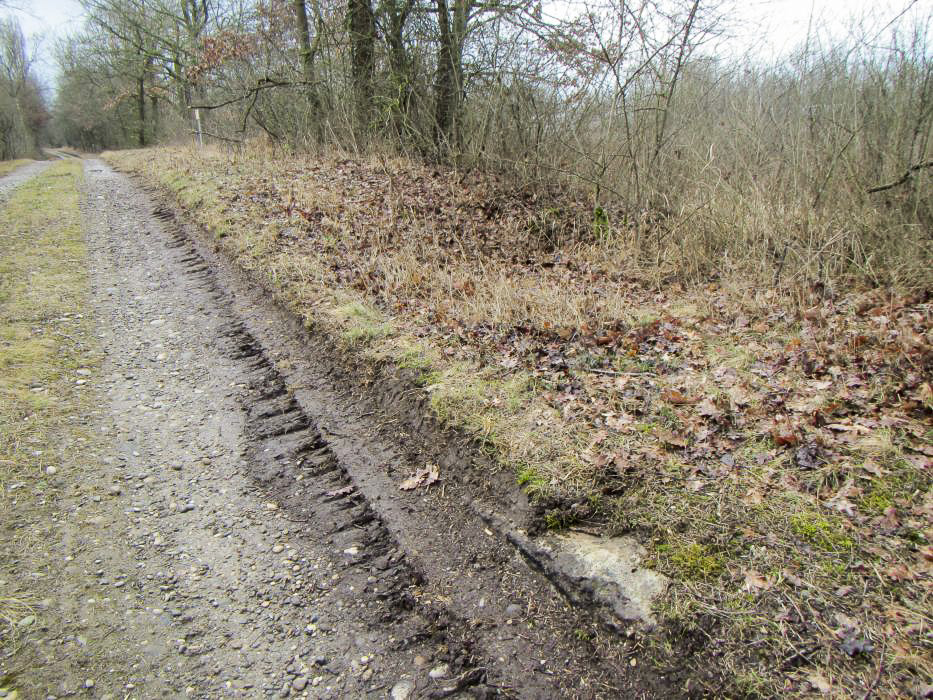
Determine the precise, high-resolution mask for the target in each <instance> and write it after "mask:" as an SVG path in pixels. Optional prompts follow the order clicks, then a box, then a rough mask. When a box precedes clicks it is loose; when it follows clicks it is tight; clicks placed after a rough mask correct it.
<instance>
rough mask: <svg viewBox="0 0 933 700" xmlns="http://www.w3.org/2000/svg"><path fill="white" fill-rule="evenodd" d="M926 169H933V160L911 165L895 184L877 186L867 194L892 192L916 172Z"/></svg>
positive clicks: (868, 190)
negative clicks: (891, 190)
mask: <svg viewBox="0 0 933 700" xmlns="http://www.w3.org/2000/svg"><path fill="white" fill-rule="evenodd" d="M924 168H933V160H927V161H924V162H922V163H916V164H914V165H911V166H910V167H909V168H907V170H905V171H904V174H903V175H901V176H900V177H899V178H897V179H896V180H895V181H894V182H889V183H887V184H886V185H876V186H875V187H869V188H868V189H867V190H866V192H868V194H874V193H875V192H884V191H885V190H890V189H893V188H895V187H897V186H898V185H903V184H904V183H905V182H907V181H908V180H909V179H910V178H911V177H913V174H914V173H915V172H918V171H920V170H923V169H924Z"/></svg>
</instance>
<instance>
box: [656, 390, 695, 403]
mask: <svg viewBox="0 0 933 700" xmlns="http://www.w3.org/2000/svg"><path fill="white" fill-rule="evenodd" d="M661 398H662V399H663V400H664V401H667V402H668V403H671V404H674V405H675V406H686V405H690V404H695V403H699V402H700V399H699V398H696V397H693V396H687V395H686V394H683V393H681V392H680V391H678V390H677V389H664V390H663V391H662V392H661Z"/></svg>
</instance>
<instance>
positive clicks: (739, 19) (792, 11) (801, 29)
mask: <svg viewBox="0 0 933 700" xmlns="http://www.w3.org/2000/svg"><path fill="white" fill-rule="evenodd" d="M573 1H574V0H569V4H572V3H573ZM8 2H10V3H11V4H12V5H13V6H14V7H18V8H19V9H17V10H14V11H13V14H14V15H16V16H17V17H18V18H19V21H20V23H21V25H22V27H23V31H24V32H25V33H26V34H27V35H41V36H42V37H43V49H44V50H43V55H42V58H41V61H40V66H39V69H40V72H41V73H42V75H43V76H45V77H46V79H51V78H52V76H53V73H54V68H53V66H52V64H51V61H50V59H49V54H50V49H51V47H52V45H53V44H54V41H55V39H56V38H58V37H60V36H62V35H63V34H66V33H67V32H68V31H70V30H73V29H77V28H78V27H80V25H81V16H82V10H81V6H80V5H79V4H78V2H77V0H8ZM564 2H568V0H564ZM727 2H730V3H731V4H732V5H734V7H735V10H734V12H732V13H731V16H732V17H734V19H735V21H736V27H735V29H734V31H735V33H736V37H735V40H734V45H733V44H732V43H730V44H729V45H728V47H727V50H728V52H729V53H732V54H734V55H741V54H743V53H745V51H746V50H750V51H751V52H752V53H753V54H758V55H759V56H761V57H770V56H777V55H780V54H782V53H785V52H787V51H789V50H790V49H792V48H794V47H795V46H797V45H799V44H801V43H802V42H803V41H804V40H805V39H806V37H807V28H808V26H809V24H810V20H811V16H812V18H813V21H814V24H815V25H817V26H824V27H826V28H827V30H828V31H829V32H830V33H831V34H833V35H835V36H843V35H844V33H845V31H846V30H847V28H848V27H849V25H850V21H851V20H852V19H853V18H854V17H865V18H866V19H867V20H868V24H869V25H870V26H878V27H880V26H883V25H884V24H885V23H887V22H888V21H890V20H891V19H893V18H894V17H895V16H897V15H898V14H899V13H900V12H902V11H903V10H905V9H906V8H908V7H910V8H911V9H910V13H913V14H929V13H930V12H931V11H933V2H931V0H727Z"/></svg>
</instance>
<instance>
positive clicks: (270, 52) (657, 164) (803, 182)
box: [0, 0, 933, 289]
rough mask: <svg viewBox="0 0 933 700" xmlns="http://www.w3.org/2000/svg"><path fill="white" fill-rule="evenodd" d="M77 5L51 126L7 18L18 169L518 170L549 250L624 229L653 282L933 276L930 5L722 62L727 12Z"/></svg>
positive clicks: (427, 3) (329, 4)
mask: <svg viewBox="0 0 933 700" xmlns="http://www.w3.org/2000/svg"><path fill="white" fill-rule="evenodd" d="M81 4H82V6H83V7H84V9H85V10H86V17H87V19H86V22H85V25H84V27H83V28H81V29H80V30H79V31H76V32H75V33H73V34H72V35H71V36H70V37H68V38H67V39H66V40H64V41H63V42H61V43H60V44H59V45H58V46H57V47H56V50H55V53H56V62H57V65H58V71H59V84H58V86H57V91H56V94H55V98H54V104H53V107H52V108H51V109H50V110H46V109H45V107H44V105H43V101H42V100H41V99H40V98H39V91H38V90H37V88H36V84H35V80H34V79H33V78H32V76H31V75H30V73H29V70H28V67H29V61H28V56H27V55H26V54H27V53H28V52H26V47H25V44H24V42H23V41H22V35H21V33H18V30H17V29H16V27H15V25H14V24H13V23H11V22H8V23H7V24H6V25H5V29H4V38H3V40H4V43H5V48H4V52H5V57H4V59H3V61H4V69H5V70H4V86H3V87H4V89H3V94H2V96H0V99H3V100H5V104H12V103H15V104H16V105H17V109H9V110H8V109H4V110H3V114H4V116H5V118H7V119H8V115H13V118H12V121H14V122H16V124H13V125H9V126H8V125H6V123H5V124H4V128H5V129H6V131H5V134H6V135H5V137H4V138H5V141H4V148H6V149H7V152H6V153H5V157H13V155H15V154H22V153H24V152H26V151H27V150H29V148H30V147H31V145H32V143H34V142H35V141H36V139H37V138H41V134H47V138H48V139H49V140H51V141H54V142H55V143H56V144H58V145H71V146H74V147H77V148H80V149H82V150H86V151H97V150H101V149H105V148H127V147H142V146H147V145H151V144H157V143H163V142H177V141H179V140H187V141H189V142H190V141H192V140H198V139H200V140H202V141H203V142H205V143H214V144H222V145H224V146H225V147H229V148H231V149H242V148H246V147H255V145H256V144H257V142H261V143H262V144H263V145H264V147H269V146H270V145H271V146H272V148H273V150H275V152H276V153H280V154H288V153H306V152H316V151H320V150H321V149H334V148H336V149H338V150H340V151H342V152H345V153H349V154H355V155H364V154H370V155H371V154H378V155H380V156H384V155H390V154H391V155H393V156H396V155H400V156H404V157H409V158H411V159H414V160H416V161H419V162H429V163H436V164H439V165H443V166H445V167H454V168H457V169H460V170H469V169H479V170H484V171H486V172H494V173H497V174H501V175H503V176H505V177H506V178H507V179H508V181H509V182H510V183H512V184H514V185H515V186H516V187H520V188H524V189H525V190H526V191H527V192H528V193H530V194H529V196H530V197H532V198H534V201H535V202H539V203H540V210H539V212H538V216H537V218H536V220H535V221H534V222H533V226H532V230H531V233H532V234H533V235H534V236H536V237H538V238H539V239H542V240H543V241H545V242H546V243H547V244H549V245H552V246H553V247H554V248H555V249H556V248H557V247H559V246H562V245H564V244H567V243H574V242H577V241H585V242H590V241H592V240H594V239H596V240H599V239H608V238H618V237H620V236H624V237H625V238H626V239H627V240H629V242H630V244H631V248H632V254H633V257H635V258H636V259H637V260H638V261H639V263H640V264H641V266H642V267H643V268H645V269H650V270H651V271H652V272H653V274H654V276H655V278H656V280H657V281H658V282H659V283H660V282H663V281H665V280H669V279H671V278H672V277H679V278H682V279H692V280H704V279H709V278H710V277H711V276H720V275H723V274H724V273H729V272H732V271H737V272H740V273H741V275H742V276H743V277H744V278H747V279H751V280H754V281H756V282H761V281H767V282H770V283H773V284H779V283H784V282H789V283H798V284H799V283H804V284H809V285H818V286H820V287H823V288H831V287H833V286H840V285H845V284H849V283H852V282H859V283H868V284H873V285H876V284H893V285H896V286H900V287H906V288H914V289H916V288H918V287H927V286H928V285H929V281H930V273H929V269H930V267H931V265H930V261H931V255H930V252H931V250H930V248H931V242H930V236H929V231H930V230H931V228H933V198H931V194H930V193H931V191H933V190H931V188H930V173H931V169H930V166H931V165H933V156H931V153H930V147H931V144H930V142H931V135H933V53H931V50H930V35H929V29H930V19H931V15H930V14H927V15H926V16H919V19H918V15H917V13H916V12H912V13H910V15H909V16H910V19H909V21H908V20H907V19H906V17H907V14H906V11H905V13H904V14H902V15H899V16H896V17H893V18H888V19H887V20H886V21H883V22H879V23H877V24H872V25H870V26H869V25H868V24H867V23H863V24H861V25H857V24H855V25H853V27H852V29H851V31H850V32H849V34H848V36H847V37H845V38H844V39H843V40H831V39H829V38H826V37H825V36H823V35H822V34H821V33H820V32H819V31H817V30H813V31H812V32H811V35H810V37H809V39H808V40H807V42H806V43H805V44H804V45H803V46H801V47H799V49H798V50H796V51H795V52H794V53H792V54H791V55H789V56H787V57H784V58H782V59H781V60H780V61H777V62H773V63H770V64H769V63H766V62H764V61H762V60H761V59H745V58H740V57H735V56H729V55H727V54H728V52H729V42H728V33H729V31H730V27H731V26H732V25H731V24H730V6H729V5H727V4H724V3H722V2H717V0H708V1H705V0H634V1H628V0H600V1H599V2H586V3H576V2H573V3H560V4H553V5H543V4H542V3H541V2H538V1H536V0H518V1H516V2H500V1H498V0H495V1H493V2H483V1H481V0H379V1H378V2H373V0H339V1H338V2H333V1H331V0H82V1H81ZM910 7H913V5H908V9H909V8H910ZM18 57H26V60H25V61H24V60H22V58H18ZM49 111H50V112H51V114H52V116H51V122H50V123H48V121H49V117H48V112H49ZM8 120H9V119H8ZM11 134H12V136H10V135H11ZM565 193H571V194H570V195H569V196H565ZM581 201H585V202H586V204H585V206H582V207H581V206H580V205H579V203H580V202H581Z"/></svg>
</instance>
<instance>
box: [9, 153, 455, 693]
mask: <svg viewBox="0 0 933 700" xmlns="http://www.w3.org/2000/svg"><path fill="white" fill-rule="evenodd" d="M27 168H28V170H27ZM40 169H41V165H40V164H37V165H36V166H32V165H30V166H26V168H24V169H22V170H21V171H18V172H17V175H18V176H19V177H18V181H22V180H23V179H25V178H28V177H29V175H30V174H31V173H34V172H36V171H38V170H40ZM24 171H26V172H24ZM86 180H87V182H86V188H87V199H86V204H85V207H84V214H85V223H86V231H87V242H88V249H89V265H90V277H91V298H90V304H91V305H92V306H93V308H94V311H95V315H96V323H97V325H96V332H97V335H98V336H99V341H100V344H101V346H102V350H103V352H104V354H105V358H106V359H105V361H104V363H103V365H102V368H101V369H100V370H93V371H91V370H81V372H82V373H81V374H80V376H78V377H77V379H76V382H78V383H80V384H81V385H82V386H84V387H85V388H86V390H87V391H95V392H97V393H98V395H99V396H100V397H101V405H100V410H99V412H98V414H97V415H93V416H89V417H88V419H89V420H90V421H92V422H94V423H95V428H96V429H97V430H98V431H99V433H100V435H101V442H100V445H99V446H97V448H96V449H97V451H99V460H98V464H97V465H96V466H95V468H94V469H93V470H92V471H89V472H88V473H84V474H81V475H79V479H78V481H77V483H68V482H67V480H70V479H73V478H74V475H52V476H57V478H60V479H61V483H60V484H59V485H60V486H62V489H61V492H62V493H63V494H64V495H63V497H62V498H61V499H60V500H59V502H58V503H56V504H55V511H56V512H55V516H56V517H55V518H54V522H52V523H51V524H47V523H39V522H37V523H35V526H36V527H40V526H41V527H45V528H46V530H45V532H44V534H45V536H46V542H47V544H48V550H47V551H46V552H44V554H45V555H46V556H47V557H48V558H49V559H50V560H51V561H52V562H53V564H52V566H53V567H56V566H57V570H56V571H55V577H56V578H57V585H56V586H55V590H54V592H53V594H52V595H50V596H49V597H48V598H45V599H44V600H43V601H42V603H41V606H40V614H39V616H38V618H39V619H40V620H43V621H51V622H39V623H36V624H35V625H34V627H32V628H29V625H31V624H32V621H30V623H29V624H24V625H23V626H22V629H23V634H24V640H23V641H24V643H25V644H27V645H31V647H32V649H33V653H34V654H35V656H36V658H37V661H36V665H37V668H35V669H34V670H33V671H30V670H25V671H23V672H22V676H23V678H22V686H23V688H33V689H36V688H39V689H41V692H39V693H38V694H37V697H46V698H53V697H54V698H60V697H95V698H154V697H197V698H219V697H308V698H345V697H393V698H407V697H415V695H419V696H423V695H425V694H430V693H431V692H434V691H435V689H436V691H437V692H438V693H440V694H443V696H447V697H450V696H456V695H457V689H456V688H457V680H458V679H457V674H456V673H455V672H454V669H456V671H457V673H463V671H464V670H469V669H465V666H464V663H465V659H464V657H463V656H462V655H461V656H459V657H458V656H457V650H455V649H452V648H450V646H448V645H447V643H446V637H445V635H444V632H443V625H439V624H438V621H437V620H436V619H432V617H431V616H430V615H422V614H421V613H420V611H419V610H418V609H416V608H415V607H414V606H411V605H406V604H405V601H406V596H407V593H406V591H407V589H408V588H409V587H411V586H413V585H415V579H414V578H413V577H412V575H411V574H410V572H409V571H408V570H407V569H406V568H405V567H404V566H403V565H402V562H401V554H400V553H399V552H397V551H395V550H393V547H392V542H391V541H390V540H388V539H386V537H385V535H384V534H383V535H382V538H381V540H380V541H379V545H380V550H379V552H378V554H379V555H380V556H379V557H376V559H377V561H375V562H372V561H370V560H369V559H368V558H366V557H363V556H360V550H361V549H362V548H364V547H365V546H366V544H367V543H366V541H365V540H364V539H361V538H356V539H360V543H359V544H353V543H348V542H345V541H344V539H346V538H344V539H340V540H339V541H338V540H337V539H335V538H334V537H329V536H324V537H322V536H321V531H320V530H315V531H310V530H309V529H308V527H307V526H306V524H304V523H296V522H295V521H294V519H293V518H291V517H290V516H289V515H288V514H287V513H285V512H284V511H283V510H282V509H280V508H279V506H278V504H277V502H276V501H275V500H274V498H272V497H270V494H269V493H267V492H266V491H264V489H263V488H262V485H261V483H259V482H257V481H256V479H254V478H252V477H251V476H250V466H249V464H248V463H247V462H248V460H249V459H251V457H250V455H251V454H252V453H253V452H255V450H256V449H257V448H256V444H257V443H256V441H257V440H261V439H262V438H263V437H268V436H263V435H261V434H258V433H257V432H256V430H252V431H250V430H249V424H250V420H251V419H250V414H249V412H248V410H246V408H245V404H244V400H245V399H247V398H249V396H250V391H251V390H252V391H255V389H256V387H257V386H267V385H268V384H269V382H272V381H274V370H271V374H270V368H268V367H266V366H264V364H263V363H262V362H258V361H257V359H256V358H255V357H254V356H251V355H250V354H243V353H237V352H235V351H234V352H231V341H230V326H231V323H233V322H234V320H233V319H232V318H231V316H230V315H229V312H228V311H227V310H226V309H225V308H224V306H223V305H222V304H221V303H219V300H220V299H221V296H220V294H219V292H218V291H217V290H216V289H215V288H214V287H213V285H212V283H211V280H210V276H209V275H208V274H206V272H205V271H204V270H203V269H202V267H201V266H200V265H198V264H197V261H194V263H192V260H191V259H190V256H189V253H188V252H187V251H185V250H183V249H178V248H175V249H173V248H172V247H168V245H167V244H170V243H171V241H170V239H169V238H168V237H167V234H166V233H165V231H164V230H163V229H162V226H161V222H160V221H159V220H158V219H157V218H156V217H155V216H154V215H153V214H152V204H151V202H150V201H148V199H147V198H146V196H145V195H144V194H142V193H140V192H139V191H138V189H136V188H135V187H134V186H132V185H131V184H130V183H129V181H128V180H127V179H126V178H125V177H123V176H121V175H118V174H115V173H114V172H112V171H111V170H110V169H109V168H107V167H106V166H104V165H103V164H101V163H100V162H97V161H88V163H87V166H86ZM234 350H235V348H234ZM254 413H255V411H254ZM276 415H277V414H273V415H272V416H271V417H272V418H273V419H274V418H275V416H276ZM266 418H269V416H267V417H266ZM254 419H255V416H254ZM254 422H255V420H254ZM301 423H302V426H303V428H304V429H306V430H311V431H313V426H311V425H310V424H309V422H308V420H307V419H305V418H302V419H301ZM254 427H255V426H254ZM272 432H273V433H275V432H276V431H272ZM276 434H278V433H276ZM259 444H261V445H264V444H265V443H259ZM318 449H319V450H320V447H319V446H318ZM325 451H326V449H325ZM254 457H255V455H254ZM254 457H253V458H254ZM351 534H352V533H351ZM350 539H354V538H353V537H352V536H351V537H350ZM32 554H33V555H35V554H36V553H35V552H33V553H32ZM387 571H388V573H387ZM388 579H391V580H390V581H389V583H391V586H392V591H391V595H389V596H387V595H386V594H385V591H383V592H382V594H380V591H379V585H380V583H383V582H386V581H387V580H388ZM406 608H407V609H406ZM33 620H35V618H33ZM38 667H41V668H42V669H44V670H40V669H39V668H38ZM32 673H35V674H36V676H35V677H31V678H30V675H31V674H32ZM445 688H446V690H445ZM4 692H6V691H4ZM21 692H22V691H21Z"/></svg>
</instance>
